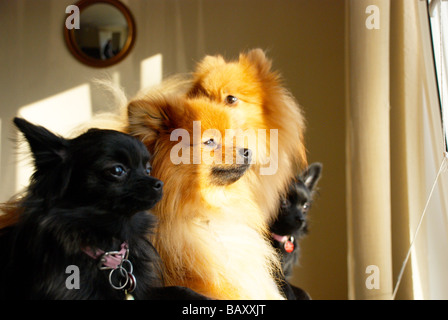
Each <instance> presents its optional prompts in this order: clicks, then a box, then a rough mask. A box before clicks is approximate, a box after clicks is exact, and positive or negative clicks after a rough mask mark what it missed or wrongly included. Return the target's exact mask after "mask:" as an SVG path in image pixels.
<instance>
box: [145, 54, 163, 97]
mask: <svg viewBox="0 0 448 320" xmlns="http://www.w3.org/2000/svg"><path fill="white" fill-rule="evenodd" d="M162 76H163V75H162V55H161V54H160V53H158V54H156V55H153V56H152V57H149V58H146V59H145V60H143V61H142V62H141V63H140V89H142V88H146V87H150V86H154V85H156V84H159V83H161V82H162Z"/></svg>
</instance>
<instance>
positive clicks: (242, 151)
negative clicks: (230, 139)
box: [238, 148, 252, 163]
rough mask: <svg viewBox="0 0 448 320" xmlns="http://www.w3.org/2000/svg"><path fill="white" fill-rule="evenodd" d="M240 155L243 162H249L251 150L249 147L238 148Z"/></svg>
mask: <svg viewBox="0 0 448 320" xmlns="http://www.w3.org/2000/svg"><path fill="white" fill-rule="evenodd" d="M238 152H239V154H240V156H242V157H243V160H244V163H249V162H250V160H251V158H252V151H251V150H250V149H246V148H241V149H239V150H238Z"/></svg>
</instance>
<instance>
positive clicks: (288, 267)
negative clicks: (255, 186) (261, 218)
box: [270, 163, 322, 299]
mask: <svg viewBox="0 0 448 320" xmlns="http://www.w3.org/2000/svg"><path fill="white" fill-rule="evenodd" d="M321 172H322V164H321V163H313V164H311V165H310V166H309V167H308V168H307V169H306V170H305V171H304V172H302V173H301V174H300V175H299V176H298V177H297V179H296V181H294V182H293V183H291V185H290V187H289V191H288V194H287V195H286V197H285V198H284V199H282V200H281V204H280V208H279V212H278V216H277V219H276V220H275V221H274V222H273V223H272V225H271V227H270V230H271V234H272V239H271V241H272V245H273V246H274V247H275V248H276V249H277V250H278V251H280V253H281V259H282V269H283V273H284V275H285V277H286V278H288V277H290V276H291V273H292V268H293V266H294V265H295V264H296V263H297V261H298V259H299V256H300V248H299V246H298V240H299V239H300V238H302V237H303V236H305V235H306V234H307V233H308V221H307V215H308V211H309V209H310V208H311V203H312V200H313V196H314V193H315V188H316V184H317V182H318V181H319V179H320V176H321ZM288 285H289V284H288V283H287V282H286V281H285V283H282V285H281V286H282V289H283V291H284V292H285V293H286V295H287V297H288V299H289V298H291V299H309V296H308V294H307V293H306V292H304V291H303V290H302V289H300V288H295V287H293V286H292V285H289V286H290V288H288ZM290 290H292V291H294V294H293V295H291V292H290ZM288 291H289V294H288Z"/></svg>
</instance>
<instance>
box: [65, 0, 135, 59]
mask: <svg viewBox="0 0 448 320" xmlns="http://www.w3.org/2000/svg"><path fill="white" fill-rule="evenodd" d="M75 5H76V6H78V8H79V11H80V27H79V29H75V28H74V29H71V30H69V29H67V28H65V36H66V41H67V45H68V47H69V49H70V51H71V52H72V53H73V55H74V56H75V57H76V58H77V59H78V60H80V61H81V62H83V63H85V64H88V65H90V66H95V67H107V66H110V65H113V64H115V63H117V62H119V61H121V60H122V59H123V58H124V57H125V56H126V55H127V54H128V53H129V51H130V50H131V48H132V45H133V43H134V40H135V25H134V20H133V18H132V16H131V13H130V12H129V10H128V9H127V8H126V7H125V6H124V5H123V4H122V3H121V2H119V1H118V0H100V1H90V0H81V1H79V2H78V3H76V4H75Z"/></svg>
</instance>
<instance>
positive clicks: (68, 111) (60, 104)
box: [16, 84, 92, 192]
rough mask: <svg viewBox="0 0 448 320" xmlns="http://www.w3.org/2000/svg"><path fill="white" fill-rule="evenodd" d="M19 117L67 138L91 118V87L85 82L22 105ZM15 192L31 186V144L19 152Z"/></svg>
mask: <svg viewBox="0 0 448 320" xmlns="http://www.w3.org/2000/svg"><path fill="white" fill-rule="evenodd" d="M18 116H19V117H22V118H24V119H26V120H28V121H30V122H32V123H35V124H38V125H41V126H44V127H46V128H47V129H49V130H50V131H52V132H54V133H57V134H60V135H62V136H65V137H68V136H70V134H71V132H72V131H73V130H74V129H75V128H76V127H77V126H79V125H80V124H81V123H83V122H85V121H88V120H89V119H91V117H92V106H91V94H90V86H89V85H88V84H83V85H80V86H77V87H74V88H72V89H70V90H67V91H64V92H62V93H59V94H56V95H54V96H52V97H49V98H46V99H43V100H40V101H37V102H35V103H32V104H29V105H26V106H23V107H22V108H20V109H19V112H18ZM17 157H18V158H17V175H16V191H17V192H18V191H20V190H22V189H23V188H24V187H25V186H27V185H28V182H29V178H30V175H31V174H32V171H33V167H32V164H31V163H30V161H29V159H30V158H29V153H28V146H27V145H26V144H21V145H20V146H19V147H18V155H17Z"/></svg>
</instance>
